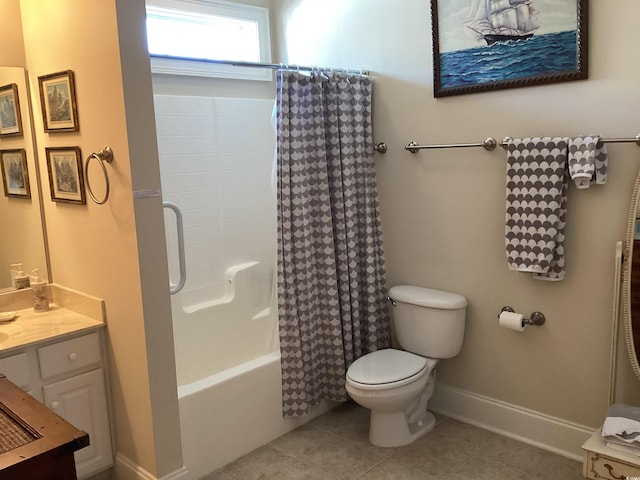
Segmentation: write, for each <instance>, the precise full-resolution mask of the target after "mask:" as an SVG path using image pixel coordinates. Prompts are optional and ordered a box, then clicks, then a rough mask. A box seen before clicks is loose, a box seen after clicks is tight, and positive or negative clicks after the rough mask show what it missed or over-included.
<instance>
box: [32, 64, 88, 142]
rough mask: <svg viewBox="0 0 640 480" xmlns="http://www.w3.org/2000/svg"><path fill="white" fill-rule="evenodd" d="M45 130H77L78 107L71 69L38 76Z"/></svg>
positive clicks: (78, 128) (78, 127)
mask: <svg viewBox="0 0 640 480" xmlns="http://www.w3.org/2000/svg"><path fill="white" fill-rule="evenodd" d="M38 82H39V85H40V103H41V104H42V119H43V121H44V131H45V132H77V131H78V130H80V126H79V125H78V107H77V103H76V87H75V82H74V79H73V71H71V70H66V71H64V72H58V73H52V74H50V75H44V76H42V77H38Z"/></svg>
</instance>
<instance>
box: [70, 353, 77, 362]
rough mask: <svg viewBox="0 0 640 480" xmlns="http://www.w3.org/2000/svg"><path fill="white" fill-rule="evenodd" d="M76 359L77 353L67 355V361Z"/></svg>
mask: <svg viewBox="0 0 640 480" xmlns="http://www.w3.org/2000/svg"><path fill="white" fill-rule="evenodd" d="M77 359H78V354H77V353H70V354H69V360H71V361H72V362H73V361H74V360H77Z"/></svg>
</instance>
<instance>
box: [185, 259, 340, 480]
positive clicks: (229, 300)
mask: <svg viewBox="0 0 640 480" xmlns="http://www.w3.org/2000/svg"><path fill="white" fill-rule="evenodd" d="M257 268H258V265H257V263H255V262H252V263H247V264H243V265H238V266H235V267H232V268H231V269H229V270H228V271H227V275H228V279H229V280H230V281H229V282H228V283H229V289H228V291H227V295H225V297H224V298H222V299H220V300H218V301H213V302H209V303H208V304H202V305H199V307H197V308H196V307H194V308H189V309H188V310H189V311H185V309H184V308H182V307H181V306H178V305H177V304H176V302H179V301H180V300H179V299H178V298H176V299H173V302H174V305H173V306H174V335H175V344H176V366H177V369H176V370H177V374H178V399H179V410H180V425H181V433H182V455H183V460H184V465H185V468H186V470H187V472H188V474H187V476H186V477H184V478H188V479H199V478H201V477H203V476H204V475H206V474H207V473H210V472H212V471H214V470H216V469H218V468H220V467H222V466H224V465H225V464H227V463H229V462H231V461H233V460H235V459H237V458H239V457H240V456H242V455H244V454H245V453H248V452H250V451H251V450H254V449H255V448H257V447H260V446H262V445H264V444H266V443H268V442H270V441H271V440H273V439H275V438H277V437H279V436H280V435H283V434H284V433H286V432H288V431H290V430H292V429H293V428H295V427H297V426H299V425H302V424H304V423H306V422H307V421H309V420H311V419H312V418H314V417H316V416H317V415H320V414H322V413H324V412H325V411H327V410H329V409H330V408H331V407H332V406H333V405H334V404H332V403H331V402H325V403H323V404H321V405H319V406H318V407H317V408H315V409H314V410H313V412H312V413H310V414H309V415H307V416H305V417H303V418H295V419H283V418H282V392H281V384H282V380H281V372H280V351H279V346H278V331H277V318H276V315H275V308H264V305H262V307H261V306H260V305H257V304H255V302H254V300H255V296H254V295H252V294H251V292H250V290H251V289H250V285H251V283H252V280H251V278H252V272H255V271H256V269H257ZM176 308H180V311H178V312H176V311H175V309H176ZM176 313H178V315H179V316H178V318H176ZM181 478H182V477H181Z"/></svg>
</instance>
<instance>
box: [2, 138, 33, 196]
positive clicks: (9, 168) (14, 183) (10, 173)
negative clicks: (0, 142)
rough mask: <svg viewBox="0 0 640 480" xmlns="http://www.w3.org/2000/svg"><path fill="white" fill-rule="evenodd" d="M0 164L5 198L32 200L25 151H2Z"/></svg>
mask: <svg viewBox="0 0 640 480" xmlns="http://www.w3.org/2000/svg"><path fill="white" fill-rule="evenodd" d="M0 164H1V166H2V186H3V187H4V195H5V197H19V198H31V189H30V187H29V170H28V168H27V154H26V152H25V150H24V149H23V148H20V149H16V150H0Z"/></svg>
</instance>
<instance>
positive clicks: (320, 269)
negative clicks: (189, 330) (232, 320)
mask: <svg viewBox="0 0 640 480" xmlns="http://www.w3.org/2000/svg"><path fill="white" fill-rule="evenodd" d="M276 82H277V98H276V102H277V103H276V126H277V204H278V316H279V326H280V350H281V362H282V397H283V405H282V407H283V415H284V416H285V417H289V416H300V415H304V414H306V413H307V411H308V409H309V408H310V407H311V406H313V405H315V404H317V403H318V402H320V401H321V400H322V399H329V400H334V401H344V400H347V399H348V395H347V392H346V390H345V373H346V369H347V368H348V367H349V365H350V364H351V363H352V362H353V361H354V360H355V359H357V358H358V357H360V356H362V355H364V354H366V353H368V352H371V351H374V350H378V349H380V348H385V347H388V346H389V344H390V326H389V318H388V315H389V313H388V304H387V297H386V290H385V270H384V261H383V246H382V236H381V227H380V212H379V207H378V197H377V189H376V178H375V170H374V164H373V134H372V125H371V79H370V78H369V77H366V76H362V75H346V74H338V73H332V74H326V73H319V72H312V73H311V74H309V75H305V74H302V73H300V72H294V71H278V72H277V77H276Z"/></svg>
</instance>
